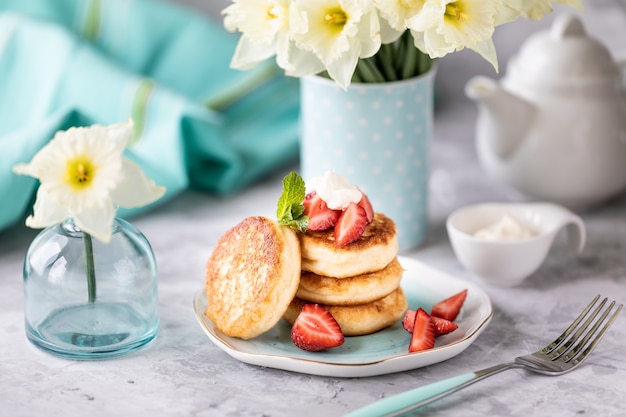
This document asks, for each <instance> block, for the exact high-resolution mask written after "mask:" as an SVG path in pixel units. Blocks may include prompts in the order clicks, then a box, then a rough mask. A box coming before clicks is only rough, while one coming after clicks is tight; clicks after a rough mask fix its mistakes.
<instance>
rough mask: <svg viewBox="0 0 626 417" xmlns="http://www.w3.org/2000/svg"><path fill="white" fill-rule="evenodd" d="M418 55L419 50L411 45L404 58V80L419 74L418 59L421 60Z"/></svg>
mask: <svg viewBox="0 0 626 417" xmlns="http://www.w3.org/2000/svg"><path fill="white" fill-rule="evenodd" d="M409 40H410V37H409ZM418 53H419V50H418V49H417V48H416V47H415V46H413V45H410V46H409V47H408V48H407V49H406V53H405V57H404V64H403V66H402V79H403V80H406V79H408V78H411V77H413V76H414V75H415V74H416V72H417V71H416V68H417V64H418V58H419V57H418Z"/></svg>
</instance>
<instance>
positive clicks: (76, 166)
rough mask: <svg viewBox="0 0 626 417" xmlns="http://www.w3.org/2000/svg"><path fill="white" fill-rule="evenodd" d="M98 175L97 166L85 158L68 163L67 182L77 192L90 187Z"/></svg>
mask: <svg viewBox="0 0 626 417" xmlns="http://www.w3.org/2000/svg"><path fill="white" fill-rule="evenodd" d="M95 174H96V167H95V165H94V164H93V163H92V162H91V161H90V160H89V159H87V158H85V157H78V158H76V159H73V160H71V161H68V162H67V172H66V177H65V178H66V181H67V184H68V185H69V186H70V187H72V188H74V189H75V190H81V189H83V188H87V187H89V185H90V184H91V182H92V181H93V178H94V176H95Z"/></svg>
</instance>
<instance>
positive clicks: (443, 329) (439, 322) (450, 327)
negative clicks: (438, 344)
mask: <svg viewBox="0 0 626 417" xmlns="http://www.w3.org/2000/svg"><path fill="white" fill-rule="evenodd" d="M415 313H416V312H415V310H407V311H406V313H404V318H403V319H402V327H403V328H404V330H406V331H407V332H409V333H413V328H414V327H415ZM430 318H431V319H432V321H433V326H435V337H439V336H443V335H444V334H448V333H451V332H453V331H455V330H456V329H458V328H459V326H458V325H457V324H456V323H454V322H451V321H449V320H446V319H442V318H441V317H437V316H430Z"/></svg>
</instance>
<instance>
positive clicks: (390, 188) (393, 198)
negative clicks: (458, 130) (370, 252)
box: [300, 66, 436, 251]
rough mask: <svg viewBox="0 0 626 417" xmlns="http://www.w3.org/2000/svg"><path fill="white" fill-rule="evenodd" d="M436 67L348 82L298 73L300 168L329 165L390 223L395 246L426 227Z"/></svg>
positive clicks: (419, 236) (411, 242) (418, 238)
mask: <svg viewBox="0 0 626 417" xmlns="http://www.w3.org/2000/svg"><path fill="white" fill-rule="evenodd" d="M435 73H436V67H435V66H433V67H432V68H431V70H430V71H428V72H427V73H425V74H422V75H420V76H418V77H415V78H411V79H408V80H403V81H394V82H386V83H352V84H351V85H350V86H349V87H348V89H347V90H343V89H342V88H341V87H340V86H339V85H338V84H337V83H335V82H334V81H333V80H329V79H326V78H323V77H320V76H308V77H303V78H302V79H301V84H300V87H301V99H300V100H301V116H300V117H301V119H300V128H301V132H300V133H301V147H300V164H301V175H302V176H303V178H304V179H305V180H308V179H310V178H312V177H314V176H319V175H323V174H324V172H326V171H328V170H334V171H336V172H337V173H339V174H341V175H343V176H344V177H346V178H347V179H348V180H350V182H352V183H353V184H355V185H357V186H358V187H360V188H361V189H362V190H363V191H364V192H365V193H366V194H367V195H368V197H369V199H370V201H371V202H372V205H373V207H374V210H375V211H377V212H381V213H384V214H385V215H386V216H388V217H390V218H391V219H392V220H393V221H394V222H395V223H396V228H397V230H398V243H399V246H400V250H401V251H406V250H408V249H412V248H415V247H417V246H419V245H420V244H421V243H422V241H423V240H424V238H425V237H426V233H427V229H428V227H427V226H428V180H429V165H430V164H429V149H430V141H431V138H432V131H433V107H434V103H433V85H434V78H435Z"/></svg>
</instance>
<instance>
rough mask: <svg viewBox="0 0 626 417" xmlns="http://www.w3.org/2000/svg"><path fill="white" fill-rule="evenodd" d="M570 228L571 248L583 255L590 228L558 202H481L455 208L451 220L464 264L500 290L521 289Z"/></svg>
mask: <svg viewBox="0 0 626 417" xmlns="http://www.w3.org/2000/svg"><path fill="white" fill-rule="evenodd" d="M566 226H567V227H568V237H569V242H570V245H571V246H572V247H573V249H574V250H576V252H577V253H580V252H581V251H582V249H583V247H584V246H585V225H584V223H583V221H582V220H581V218H580V217H579V216H577V215H576V214H574V213H573V212H571V211H570V210H568V209H566V208H564V207H562V206H559V205H556V204H551V203H484V204H477V205H473V206H467V207H463V208H460V209H458V210H456V211H455V212H453V213H452V214H451V215H450V216H449V217H448V220H447V222H446V228H447V230H448V236H449V238H450V243H451V244H452V249H453V250H454V253H455V255H456V256H457V258H458V259H459V262H460V263H461V264H462V265H463V266H464V267H465V268H466V269H467V270H469V271H471V272H472V273H474V274H475V275H477V276H479V277H480V278H482V279H483V281H485V282H487V283H489V284H493V285H499V286H513V285H517V284H519V283H521V282H522V281H523V280H524V279H525V278H526V277H528V276H529V275H531V274H532V273H533V272H535V271H536V270H537V269H538V268H539V266H541V264H542V263H543V261H544V259H545V257H546V255H547V254H548V252H549V250H550V247H551V246H552V243H553V241H554V238H555V237H556V235H557V234H558V232H559V231H560V230H561V229H562V228H564V227H566Z"/></svg>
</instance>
